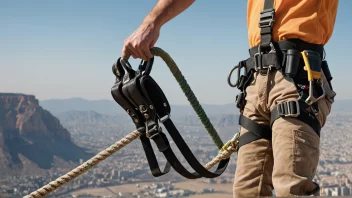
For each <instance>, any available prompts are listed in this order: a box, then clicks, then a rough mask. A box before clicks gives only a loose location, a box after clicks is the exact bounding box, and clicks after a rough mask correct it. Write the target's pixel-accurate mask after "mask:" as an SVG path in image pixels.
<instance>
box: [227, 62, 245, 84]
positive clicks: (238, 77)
mask: <svg viewBox="0 0 352 198" xmlns="http://www.w3.org/2000/svg"><path fill="white" fill-rule="evenodd" d="M243 67H244V68H245V73H247V68H246V67H245V64H243V61H241V62H239V63H238V65H236V66H235V67H234V68H232V69H231V71H230V74H229V76H228V77H227V83H228V84H229V85H230V87H237V86H238V83H239V80H240V75H241V70H242V68H243ZM236 69H237V79H236V83H235V84H232V82H231V76H232V73H233V72H234V71H235V70H236Z"/></svg>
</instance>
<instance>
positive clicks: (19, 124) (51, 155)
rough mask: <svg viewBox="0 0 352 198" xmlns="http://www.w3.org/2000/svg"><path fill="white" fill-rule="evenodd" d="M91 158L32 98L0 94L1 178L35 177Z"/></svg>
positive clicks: (30, 96) (56, 120)
mask: <svg viewBox="0 0 352 198" xmlns="http://www.w3.org/2000/svg"><path fill="white" fill-rule="evenodd" d="M90 156H91V155H90V154H89V153H87V152H86V151H85V150H84V149H83V148H80V147H78V146H77V145H76V144H74V143H73V142H72V140H71V135H70V133H69V132H68V131H67V130H66V129H65V128H64V127H63V126H62V125H61V124H60V121H59V120H58V119H57V118H56V117H54V116H53V115H52V114H51V113H50V112H49V111H47V110H45V109H43V108H42V107H41V106H40V105H39V102H38V100H37V99H36V98H35V96H33V95H24V94H12V93H1V94H0V174H1V175H7V174H11V175H13V174H37V173H38V172H43V171H45V170H48V169H50V168H53V167H56V166H57V167H59V166H61V167H62V166H65V165H67V164H70V163H78V162H79V160H80V159H83V160H85V159H88V157H90Z"/></svg>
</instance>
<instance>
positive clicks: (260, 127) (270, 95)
mask: <svg viewBox="0 0 352 198" xmlns="http://www.w3.org/2000/svg"><path fill="white" fill-rule="evenodd" d="M193 2H194V0H182V1H178V0H159V1H158V3H157V4H156V5H155V7H154V8H153V9H152V11H151V12H150V13H149V14H148V16H147V17H146V18H145V19H144V21H143V23H142V24H141V26H140V27H139V28H138V29H137V30H136V31H135V32H134V33H133V34H132V35H131V36H129V37H128V38H127V39H126V40H125V43H124V46H123V49H122V56H126V55H131V56H132V57H133V58H142V59H144V60H148V59H149V58H151V57H152V54H151V53H150V51H149V49H150V48H152V47H153V46H154V44H155V42H156V41H157V39H158V37H159V32H160V28H161V27H162V26H163V25H164V24H165V23H166V22H167V21H169V20H171V19H172V18H174V17H175V16H177V15H178V14H180V13H181V12H183V11H184V10H185V9H187V8H188V7H189V6H190V5H191V4H192V3H193ZM337 6H338V0H300V1H298V0H296V1H288V0H265V1H264V0H248V5H247V25H248V39H249V45H250V58H249V59H247V60H244V61H241V62H240V64H239V66H238V68H239V69H241V68H243V67H246V68H247V70H248V71H247V74H246V75H244V76H242V77H241V78H240V79H239V80H238V81H237V82H238V83H236V84H237V85H236V87H238V88H239V89H240V91H241V92H240V94H239V95H238V96H237V101H236V103H237V106H238V107H239V109H240V112H241V119H240V124H241V126H242V127H241V131H240V134H241V136H240V146H241V147H240V149H239V151H238V161H237V168H236V173H235V181H234V186H233V195H234V197H257V196H271V193H272V190H273V189H274V190H275V193H276V195H277V196H292V195H313V194H317V193H319V185H318V184H316V183H315V182H313V178H314V175H315V172H316V168H317V166H318V161H319V146H320V130H321V128H322V127H323V126H324V125H325V122H326V118H327V116H328V115H329V113H330V110H331V105H332V103H333V99H334V96H335V95H336V94H335V92H334V91H333V90H332V86H331V82H330V80H331V76H330V73H329V70H328V67H327V64H326V61H325V60H324V48H323V46H324V45H325V44H326V43H327V42H328V40H329V39H330V37H331V35H332V32H333V28H334V24H335V18H336V12H337ZM262 11H263V12H262ZM258 23H259V25H258ZM234 36H235V35H234ZM244 50H245V49H244ZM304 50H309V51H305V52H303V51H304ZM302 52H303V53H302ZM305 58H306V59H305ZM309 68H310V69H309ZM314 68H315V69H314ZM314 71H315V72H316V73H314ZM320 71H323V72H320ZM308 72H310V73H309V75H310V77H309V75H308ZM314 76H315V77H314ZM308 77H309V78H308ZM310 89H311V90H310ZM310 91H312V92H310ZM324 92H325V95H324ZM320 96H322V97H320Z"/></svg>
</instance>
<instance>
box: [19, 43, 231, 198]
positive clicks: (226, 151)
mask: <svg viewBox="0 0 352 198" xmlns="http://www.w3.org/2000/svg"><path fill="white" fill-rule="evenodd" d="M151 52H152V54H153V55H155V56H160V57H161V58H162V59H163V60H164V61H165V63H166V64H167V66H168V67H169V69H170V71H171V72H172V74H173V75H174V77H175V78H176V80H177V82H178V84H179V85H180V87H181V89H182V91H183V92H184V94H185V95H186V97H187V99H188V101H189V102H190V103H191V105H192V107H193V109H194V111H195V112H196V113H197V115H198V117H199V119H200V120H201V122H202V124H203V125H204V127H205V128H206V130H207V131H208V134H209V135H210V136H211V138H212V140H213V141H214V143H215V144H216V146H217V147H218V149H221V150H220V152H219V154H218V155H217V156H216V157H215V158H214V159H213V160H212V161H210V162H209V163H207V164H206V165H205V168H206V169H210V168H212V167H213V166H215V165H216V164H218V163H219V162H220V161H221V160H223V159H228V158H229V157H230V156H231V154H232V153H233V152H236V151H237V149H238V148H237V143H238V142H236V141H237V140H238V139H236V140H235V139H234V138H233V139H232V140H230V141H228V142H227V143H226V144H225V145H223V142H222V141H221V139H220V137H219V135H218V133H217V132H216V130H215V128H214V127H213V125H212V123H211V122H210V120H209V118H208V116H207V115H206V113H205V112H204V110H203V108H202V106H201V105H200V104H199V102H198V100H197V97H196V96H195V95H194V93H193V91H192V90H191V87H190V86H189V85H188V83H187V81H186V79H185V78H184V77H183V75H182V73H181V71H180V70H179V68H178V67H177V65H176V63H175V61H174V60H173V59H172V58H171V57H170V55H169V54H168V53H166V52H165V51H164V50H162V49H161V48H157V47H154V48H152V49H151ZM124 59H126V60H128V57H124ZM139 137H140V133H139V132H138V131H133V132H131V133H130V134H128V135H127V136H125V137H124V138H122V139H121V140H119V141H117V142H116V143H114V144H113V145H111V146H110V147H108V148H107V149H105V150H103V151H101V152H100V153H98V154H97V155H95V156H94V157H92V158H91V159H89V160H88V161H86V162H85V163H83V164H81V165H80V166H78V167H76V168H75V169H73V170H72V171H70V172H68V173H66V174H65V175H63V176H61V177H59V178H58V179H56V180H54V181H52V182H50V183H49V184H47V185H45V186H43V187H41V188H40V189H38V190H36V191H34V192H32V193H31V194H29V195H27V196H25V197H26V198H41V197H44V196H46V195H48V194H50V193H51V192H54V191H55V190H56V189H58V188H59V187H61V186H62V185H64V184H66V183H68V182H70V181H71V180H73V179H75V178H76V177H78V176H79V175H81V174H83V173H84V172H86V171H88V170H89V169H90V168H92V167H93V166H95V165H96V164H98V163H100V162H101V161H103V160H105V159H106V158H107V157H109V156H111V155H112V154H114V153H115V152H117V151H119V150H120V149H122V148H123V147H125V146H126V145H128V144H129V143H131V142H132V141H133V140H135V139H137V138H139Z"/></svg>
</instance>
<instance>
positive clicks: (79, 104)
mask: <svg viewBox="0 0 352 198" xmlns="http://www.w3.org/2000/svg"><path fill="white" fill-rule="evenodd" d="M39 103H40V105H41V106H43V107H44V108H45V109H47V110H49V111H50V112H51V113H53V114H55V115H57V114H60V113H64V112H68V111H95V112H97V113H100V114H103V115H111V116H115V115H121V114H122V115H127V114H126V113H125V112H124V110H123V109H122V108H121V107H120V106H119V105H118V104H117V103H115V101H113V100H87V99H83V98H70V99H51V100H41V101H40V102H39ZM202 106H203V108H204V110H205V112H206V114H207V115H209V116H221V115H223V114H238V109H237V108H236V106H235V104H234V103H233V104H224V105H212V104H202ZM332 111H334V112H345V113H349V112H352V99H349V100H335V103H334V104H333V107H332ZM171 115H172V116H174V117H180V116H185V115H196V114H195V113H194V110H193V109H192V107H191V105H188V104H187V105H171Z"/></svg>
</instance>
